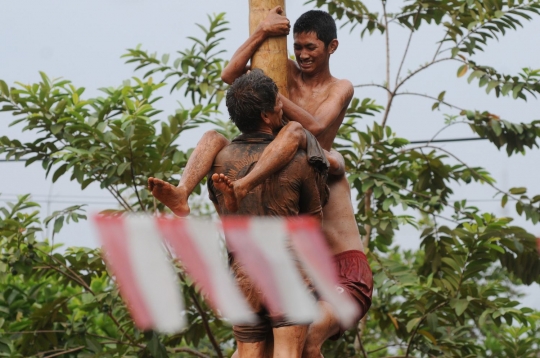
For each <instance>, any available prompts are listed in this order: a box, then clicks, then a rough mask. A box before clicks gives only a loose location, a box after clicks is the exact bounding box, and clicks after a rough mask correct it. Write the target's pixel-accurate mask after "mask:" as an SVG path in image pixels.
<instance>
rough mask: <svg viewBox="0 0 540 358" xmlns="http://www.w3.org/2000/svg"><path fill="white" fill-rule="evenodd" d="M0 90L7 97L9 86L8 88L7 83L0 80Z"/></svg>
mask: <svg viewBox="0 0 540 358" xmlns="http://www.w3.org/2000/svg"><path fill="white" fill-rule="evenodd" d="M0 91H1V92H2V94H3V95H4V96H6V97H9V88H8V85H7V84H6V83H5V82H4V81H2V80H0Z"/></svg>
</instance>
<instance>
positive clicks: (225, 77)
mask: <svg viewBox="0 0 540 358" xmlns="http://www.w3.org/2000/svg"><path fill="white" fill-rule="evenodd" d="M221 80H222V81H223V82H225V83H226V84H228V85H232V83H233V82H234V78H232V76H231V74H230V73H229V72H228V71H227V69H226V68H225V69H224V70H223V72H221Z"/></svg>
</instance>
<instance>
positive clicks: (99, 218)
mask: <svg viewBox="0 0 540 358" xmlns="http://www.w3.org/2000/svg"><path fill="white" fill-rule="evenodd" d="M93 219H94V222H95V223H96V224H97V225H96V226H97V229H98V232H99V235H100V238H101V243H102V245H103V247H104V249H105V250H104V251H105V253H106V255H104V259H106V261H107V265H108V266H109V267H110V268H111V270H112V272H113V273H114V275H115V276H116V280H117V282H118V289H119V290H120V294H121V295H122V297H123V298H124V300H125V301H126V302H127V308H128V310H129V312H130V313H131V316H132V317H133V320H134V321H135V325H136V326H137V327H138V328H139V329H142V330H146V329H150V328H152V326H153V323H154V322H153V319H152V316H151V315H150V311H149V309H148V307H147V305H146V302H144V298H143V297H142V295H141V293H140V289H139V286H138V284H137V279H136V278H135V276H134V272H133V269H132V267H133V264H134V263H133V262H132V260H131V258H130V256H129V250H128V248H129V247H128V246H129V241H128V236H127V232H126V229H125V227H124V220H123V219H122V218H121V217H118V216H106V215H94V217H93Z"/></svg>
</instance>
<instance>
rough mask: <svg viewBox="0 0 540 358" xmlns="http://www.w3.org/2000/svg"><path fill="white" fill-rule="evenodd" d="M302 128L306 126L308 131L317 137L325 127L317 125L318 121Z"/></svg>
mask: <svg viewBox="0 0 540 358" xmlns="http://www.w3.org/2000/svg"><path fill="white" fill-rule="evenodd" d="M304 128H306V129H307V130H308V131H310V132H311V134H313V135H314V136H315V137H318V136H319V135H320V134H322V133H323V132H324V130H325V129H326V128H325V127H323V126H321V125H319V124H318V123H311V124H309V125H307V126H306V127H304Z"/></svg>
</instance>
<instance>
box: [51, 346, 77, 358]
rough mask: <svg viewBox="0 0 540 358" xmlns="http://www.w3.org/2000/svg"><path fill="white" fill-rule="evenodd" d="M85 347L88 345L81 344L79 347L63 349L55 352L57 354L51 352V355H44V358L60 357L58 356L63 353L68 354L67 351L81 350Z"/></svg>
mask: <svg viewBox="0 0 540 358" xmlns="http://www.w3.org/2000/svg"><path fill="white" fill-rule="evenodd" d="M84 348H86V346H80V347H77V348H73V349H69V350H67V351H62V352H58V353H55V354H51V355H50V356H44V357H43V358H52V357H58V356H61V355H64V354H67V353H71V352H76V351H80V350H81V349H84Z"/></svg>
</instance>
